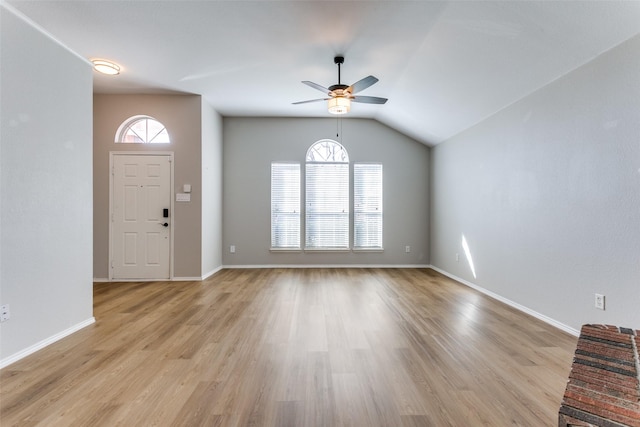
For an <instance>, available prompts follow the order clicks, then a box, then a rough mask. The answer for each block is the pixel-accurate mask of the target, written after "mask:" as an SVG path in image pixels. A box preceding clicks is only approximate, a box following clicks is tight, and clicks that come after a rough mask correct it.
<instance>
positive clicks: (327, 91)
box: [302, 80, 331, 95]
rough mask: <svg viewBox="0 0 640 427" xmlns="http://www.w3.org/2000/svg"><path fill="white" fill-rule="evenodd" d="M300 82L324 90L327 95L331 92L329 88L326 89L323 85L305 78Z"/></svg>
mask: <svg viewBox="0 0 640 427" xmlns="http://www.w3.org/2000/svg"><path fill="white" fill-rule="evenodd" d="M302 83H304V84H306V85H307V86H309V87H312V88H314V89H318V90H319V91H320V92H324V93H326V94H327V95H329V93H330V92H331V91H330V90H329V89H327V88H326V87H324V86H320V85H319V84H318V83H314V82H310V81H307V80H305V81H303V82H302Z"/></svg>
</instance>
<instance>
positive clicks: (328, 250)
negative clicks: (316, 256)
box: [304, 248, 351, 252]
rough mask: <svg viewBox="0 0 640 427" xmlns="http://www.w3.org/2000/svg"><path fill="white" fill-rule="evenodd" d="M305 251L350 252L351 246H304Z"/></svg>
mask: <svg viewBox="0 0 640 427" xmlns="http://www.w3.org/2000/svg"><path fill="white" fill-rule="evenodd" d="M304 251H305V252H350V251H351V248H304Z"/></svg>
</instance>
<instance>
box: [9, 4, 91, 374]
mask: <svg viewBox="0 0 640 427" xmlns="http://www.w3.org/2000/svg"><path fill="white" fill-rule="evenodd" d="M0 64H1V65H0V70H1V78H0V92H1V93H2V96H1V98H0V99H1V103H2V104H1V106H0V110H1V111H2V116H1V119H2V126H1V131H0V141H1V145H0V150H1V155H0V158H1V168H2V169H1V180H0V183H1V204H0V206H1V208H0V214H1V216H0V224H1V225H0V233H1V239H0V242H1V247H0V254H1V257H0V303H1V304H9V305H10V309H11V319H9V320H8V321H7V322H4V323H2V324H0V360H2V361H7V360H8V359H12V358H13V357H14V356H16V355H17V354H18V353H20V354H24V353H25V352H26V353H28V352H30V351H31V350H32V349H34V348H35V347H39V346H41V345H42V343H43V342H45V341H47V340H49V339H51V338H52V337H54V336H58V337H59V336H61V335H65V334H67V333H69V332H70V331H71V330H75V329H77V328H78V327H81V326H83V325H86V324H88V323H91V322H92V321H93V283H92V273H91V265H92V204H91V193H92V187H91V184H92V174H91V150H92V149H91V137H92V132H91V129H92V116H91V91H92V70H91V66H90V65H89V63H88V62H86V61H85V60H83V59H81V58H79V57H77V56H76V55H74V54H73V53H71V52H70V51H68V50H67V49H65V48H64V47H62V46H61V45H59V44H57V43H56V42H54V41H52V40H51V39H50V38H48V37H47V36H45V35H43V34H42V33H41V32H39V31H38V30H36V29H34V28H33V27H31V26H30V25H29V24H27V23H25V22H23V21H22V20H21V19H20V18H18V17H17V16H16V15H14V14H13V13H12V12H11V11H9V10H8V9H6V8H5V6H2V5H0ZM44 64H46V66H44ZM0 364H2V363H0Z"/></svg>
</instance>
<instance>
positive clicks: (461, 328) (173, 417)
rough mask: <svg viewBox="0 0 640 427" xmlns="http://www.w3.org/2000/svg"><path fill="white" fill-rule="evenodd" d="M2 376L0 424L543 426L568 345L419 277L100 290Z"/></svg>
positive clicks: (247, 276) (485, 301)
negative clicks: (86, 307) (83, 315)
mask: <svg viewBox="0 0 640 427" xmlns="http://www.w3.org/2000/svg"><path fill="white" fill-rule="evenodd" d="M94 288H95V291H94V295H95V298H94V301H95V317H96V323H95V324H94V325H91V326H89V327H87V328H85V329H83V330H81V331H79V332H77V333H75V334H73V335H71V336H69V337H67V338H65V339H63V340H61V341H59V342H57V343H55V344H53V345H51V346H49V347H47V348H46V349H43V350H41V351H39V352H37V353H35V354H33V355H31V356H29V357H27V358H25V359H23V360H21V361H19V362H16V363H14V364H12V365H10V366H8V367H6V368H5V369H3V370H2V371H0V386H1V391H0V397H1V401H0V425H2V426H3V427H8V426H260V427H262V426H357V427H362V426H511V425H519V426H536V427H537V426H554V425H557V413H558V408H559V405H560V401H561V399H562V395H563V393H564V388H565V385H566V381H567V377H568V373H569V370H570V366H571V361H572V357H573V351H574V349H575V344H576V342H577V338H575V337H572V336H570V335H568V334H565V333H563V332H561V331H559V330H557V329H555V328H553V327H551V326H549V325H546V324H544V323H542V322H540V321H538V320H536V319H534V318H531V317H529V316H527V315H525V314H522V313H520V312H518V311H516V310H514V309H512V308H510V307H508V306H505V305H504V304H501V303H499V302H497V301H495V300H492V299H490V298H488V297H485V296H483V295H482V294H479V293H478V292H476V291H474V290H472V289H469V288H467V287H465V286H462V285H460V284H458V283H456V282H454V281H452V280H450V279H448V278H446V277H444V276H442V275H440V274H438V273H436V272H434V271H432V270H422V269H247V270H243V269H238V270H223V271H221V272H219V273H217V274H215V275H214V276H212V277H211V278H209V279H208V280H206V281H203V282H168V283H167V282H150V283H99V284H96V285H95V286H94Z"/></svg>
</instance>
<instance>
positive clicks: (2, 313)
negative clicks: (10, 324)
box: [0, 304, 11, 322]
mask: <svg viewBox="0 0 640 427" xmlns="http://www.w3.org/2000/svg"><path fill="white" fill-rule="evenodd" d="M10 318H11V312H10V311H9V304H4V305H1V306H0V322H6V321H7V320H9V319H10Z"/></svg>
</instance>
